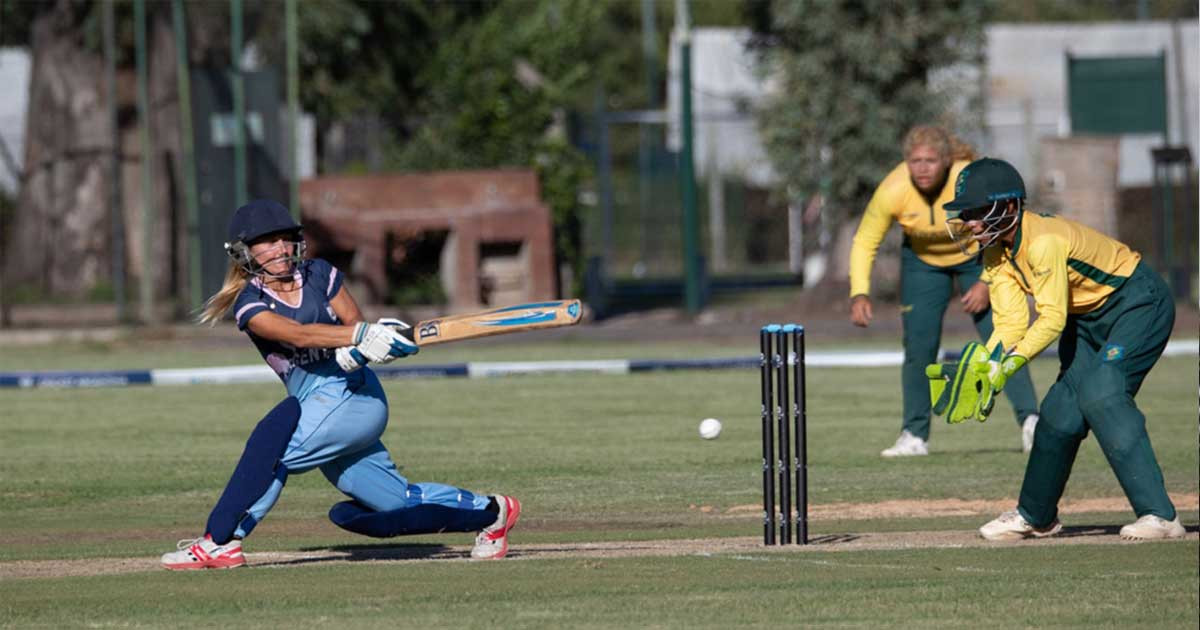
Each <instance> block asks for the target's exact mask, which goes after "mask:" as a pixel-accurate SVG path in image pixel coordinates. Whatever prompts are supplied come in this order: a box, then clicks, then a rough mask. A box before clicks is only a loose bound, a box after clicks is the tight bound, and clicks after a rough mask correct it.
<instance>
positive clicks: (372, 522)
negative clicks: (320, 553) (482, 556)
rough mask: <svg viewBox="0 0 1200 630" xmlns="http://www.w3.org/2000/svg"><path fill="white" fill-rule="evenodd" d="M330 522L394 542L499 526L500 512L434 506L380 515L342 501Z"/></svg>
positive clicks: (330, 515)
mask: <svg viewBox="0 0 1200 630" xmlns="http://www.w3.org/2000/svg"><path fill="white" fill-rule="evenodd" d="M329 520H331V521H333V524H334V525H337V526H338V527H341V528H342V529H344V530H346V531H349V532H354V533H355V534H362V535H364V536H371V537H373V538H391V537H393V536H415V535H417V534H437V533H440V532H477V531H480V530H482V529H483V528H485V527H487V526H488V525H491V524H492V523H494V522H496V512H493V511H491V510H464V509H461V508H452V507H446V506H444V505H431V504H426V505H418V506H415V507H410V508H401V509H399V510H388V511H386V512H376V511H374V510H371V509H370V508H368V507H366V506H364V505H363V504H361V503H359V502H357V501H342V502H341V503H338V504H336V505H334V506H333V507H332V508H330V510H329Z"/></svg>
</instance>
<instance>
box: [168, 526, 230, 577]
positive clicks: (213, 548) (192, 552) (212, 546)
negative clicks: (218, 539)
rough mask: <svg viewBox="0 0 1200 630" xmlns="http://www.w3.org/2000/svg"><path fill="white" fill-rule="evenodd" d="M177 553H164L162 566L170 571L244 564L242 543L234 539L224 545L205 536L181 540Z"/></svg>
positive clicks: (225, 567) (228, 567) (219, 567)
mask: <svg viewBox="0 0 1200 630" xmlns="http://www.w3.org/2000/svg"><path fill="white" fill-rule="evenodd" d="M176 547H178V549H179V550H178V551H172V552H170V553H164V554H163V556H162V565H163V567H164V568H167V569H170V570H172V571H185V570H189V569H232V568H233V567H240V566H242V565H244V564H246V556H244V555H243V554H242V541H240V540H237V539H234V540H231V541H229V542H227V543H225V544H224V545H218V544H217V543H215V542H213V540H212V538H210V537H209V536H208V535H207V534H206V535H205V536H204V537H203V538H196V539H194V540H181V541H179V544H177V545H176Z"/></svg>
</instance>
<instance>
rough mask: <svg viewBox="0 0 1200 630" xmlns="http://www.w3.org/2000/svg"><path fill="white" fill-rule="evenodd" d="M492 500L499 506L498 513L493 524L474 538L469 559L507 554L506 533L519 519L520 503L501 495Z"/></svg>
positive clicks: (485, 558) (498, 556)
mask: <svg viewBox="0 0 1200 630" xmlns="http://www.w3.org/2000/svg"><path fill="white" fill-rule="evenodd" d="M493 498H495V499H496V504H497V505H499V506H500V513H499V514H497V515H496V522H495V523H492V524H491V525H488V526H487V527H485V528H484V529H483V531H481V532H479V535H478V536H476V537H475V548H474V549H472V550H471V557H472V558H475V559H476V560H496V559H499V558H503V557H504V556H505V554H507V553H508V532H510V531H512V528H513V526H514V525H516V524H517V519H518V518H520V517H521V502H520V501H518V500H516V498H514V497H506V496H504V495H502V494H497V495H495V497H493Z"/></svg>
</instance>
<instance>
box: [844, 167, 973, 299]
mask: <svg viewBox="0 0 1200 630" xmlns="http://www.w3.org/2000/svg"><path fill="white" fill-rule="evenodd" d="M966 165H967V162H966V161H965V160H959V161H957V162H955V163H953V164H951V165H950V175H949V176H948V177H947V178H946V183H945V184H944V185H943V186H942V191H941V192H940V193H939V194H938V197H937V199H935V200H934V202H933V203H932V204H930V203H929V202H927V201H925V197H923V196H922V195H921V191H919V190H917V187H916V185H915V184H913V182H912V176H911V175H910V174H909V172H908V164H907V163H905V162H901V163H900V164H899V165H898V166H896V168H894V169H892V172H891V173H888V175H887V177H884V178H883V181H882V182H880V183H879V186H877V187H876V188H875V194H873V195H872V196H871V201H870V202H869V203H867V209H866V210H865V211H864V212H863V216H862V220H861V221H860V222H859V224H858V230H857V231H856V232H855V233H854V241H853V242H852V244H851V245H850V296H851V297H853V296H855V295H870V293H871V266H872V265H873V264H875V254H876V252H878V251H879V244H880V243H882V242H883V237H885V236H887V231H888V230H889V229H890V228H891V227H892V223H899V224H900V227H901V228H902V229H903V230H904V235H905V236H906V237H907V238H908V242H909V245H910V246H911V247H912V250H913V253H914V254H916V255H917V258H920V259H921V260H923V261H924V262H927V263H929V264H930V265H933V266H935V267H953V266H954V265H957V264H959V263H961V262H965V261H966V260H967V259H968V258H970V257H969V256H966V255H964V254H963V253H962V251H961V250H959V248H958V245H955V244H954V240H953V239H951V238H950V233H949V232H947V231H946V211H945V209H944V208H943V207H942V206H944V205H945V204H946V203H947V202H949V201H950V200H951V199H954V181H955V180H956V179H958V173H959V171H961V170H962V169H963V167H964V166H966Z"/></svg>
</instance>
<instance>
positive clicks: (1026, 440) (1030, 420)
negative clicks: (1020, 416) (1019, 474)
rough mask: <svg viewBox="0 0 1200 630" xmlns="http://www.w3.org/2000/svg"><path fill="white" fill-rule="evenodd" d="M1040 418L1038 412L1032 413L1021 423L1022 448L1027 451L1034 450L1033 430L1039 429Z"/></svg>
mask: <svg viewBox="0 0 1200 630" xmlns="http://www.w3.org/2000/svg"><path fill="white" fill-rule="evenodd" d="M1038 419H1039V417H1038V415H1037V414H1036V413H1031V414H1029V415H1028V416H1025V422H1022V423H1021V450H1023V451H1025V452H1026V453H1028V452H1029V451H1032V450H1033V432H1034V430H1036V429H1037V423H1038Z"/></svg>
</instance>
